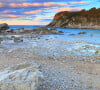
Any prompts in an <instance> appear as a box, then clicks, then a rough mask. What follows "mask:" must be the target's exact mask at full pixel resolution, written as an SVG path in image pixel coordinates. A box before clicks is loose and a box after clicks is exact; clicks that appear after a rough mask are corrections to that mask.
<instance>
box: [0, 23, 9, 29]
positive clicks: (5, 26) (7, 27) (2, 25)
mask: <svg viewBox="0 0 100 90" xmlns="http://www.w3.org/2000/svg"><path fill="white" fill-rule="evenodd" d="M7 29H9V26H8V24H6V23H3V24H0V30H7Z"/></svg>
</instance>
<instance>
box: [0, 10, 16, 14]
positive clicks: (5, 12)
mask: <svg viewBox="0 0 100 90" xmlns="http://www.w3.org/2000/svg"><path fill="white" fill-rule="evenodd" d="M13 12H14V11H7V10H6V11H1V12H0V14H8V13H13Z"/></svg>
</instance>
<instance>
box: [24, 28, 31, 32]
mask: <svg viewBox="0 0 100 90" xmlns="http://www.w3.org/2000/svg"><path fill="white" fill-rule="evenodd" d="M23 30H24V31H32V30H33V29H31V28H23Z"/></svg>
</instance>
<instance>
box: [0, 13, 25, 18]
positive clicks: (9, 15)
mask: <svg viewBox="0 0 100 90" xmlns="http://www.w3.org/2000/svg"><path fill="white" fill-rule="evenodd" d="M25 16H26V15H13V14H7V15H0V17H12V18H16V17H25Z"/></svg>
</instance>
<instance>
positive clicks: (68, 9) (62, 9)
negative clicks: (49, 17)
mask: <svg viewBox="0 0 100 90" xmlns="http://www.w3.org/2000/svg"><path fill="white" fill-rule="evenodd" d="M80 10H82V9H81V8H60V9H54V10H53V11H54V12H61V11H80Z"/></svg>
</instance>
